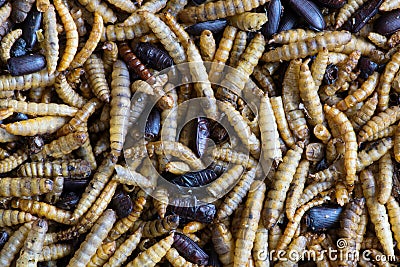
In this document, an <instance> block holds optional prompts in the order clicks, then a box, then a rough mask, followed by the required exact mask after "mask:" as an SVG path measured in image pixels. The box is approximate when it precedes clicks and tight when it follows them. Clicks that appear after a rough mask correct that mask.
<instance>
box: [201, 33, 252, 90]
mask: <svg viewBox="0 0 400 267" xmlns="http://www.w3.org/2000/svg"><path fill="white" fill-rule="evenodd" d="M236 33H237V28H235V27H232V26H226V28H225V30H224V32H223V34H222V38H221V41H220V42H219V45H218V48H217V51H215V55H214V59H213V64H211V69H210V72H209V75H208V78H209V80H210V82H211V83H218V82H219V81H220V79H221V72H222V71H223V70H224V65H225V63H226V62H227V60H228V58H229V53H230V51H231V49H232V47H233V43H234V40H235V36H236ZM244 49H245V48H243V51H244Z"/></svg>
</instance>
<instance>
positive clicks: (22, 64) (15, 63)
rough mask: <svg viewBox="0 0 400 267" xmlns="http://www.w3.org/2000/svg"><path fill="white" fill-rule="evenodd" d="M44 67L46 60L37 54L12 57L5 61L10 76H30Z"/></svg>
mask: <svg viewBox="0 0 400 267" xmlns="http://www.w3.org/2000/svg"><path fill="white" fill-rule="evenodd" d="M45 67H46V58H45V57H44V56H42V55H39V54H36V55H25V56H21V57H13V58H10V59H9V60H8V61H7V68H8V70H9V71H10V73H11V75H12V76H20V75H26V74H31V73H34V72H37V71H40V70H42V69H44V68H45Z"/></svg>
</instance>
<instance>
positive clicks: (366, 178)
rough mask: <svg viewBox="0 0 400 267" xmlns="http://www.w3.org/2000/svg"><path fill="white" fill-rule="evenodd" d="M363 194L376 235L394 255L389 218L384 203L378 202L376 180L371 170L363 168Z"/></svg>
mask: <svg viewBox="0 0 400 267" xmlns="http://www.w3.org/2000/svg"><path fill="white" fill-rule="evenodd" d="M360 181H361V185H362V188H363V194H364V197H365V199H366V203H367V208H368V213H369V215H370V218H371V221H372V223H373V224H374V225H375V231H376V236H377V237H378V239H379V241H380V242H381V244H382V247H383V250H384V252H385V254H386V255H394V248H393V237H392V232H391V231H390V224H389V218H388V215H387V213H386V208H385V206H384V205H382V204H380V203H377V202H376V201H375V199H376V189H375V184H376V183H375V180H374V176H373V174H372V172H371V171H369V170H363V171H362V172H361V174H360Z"/></svg>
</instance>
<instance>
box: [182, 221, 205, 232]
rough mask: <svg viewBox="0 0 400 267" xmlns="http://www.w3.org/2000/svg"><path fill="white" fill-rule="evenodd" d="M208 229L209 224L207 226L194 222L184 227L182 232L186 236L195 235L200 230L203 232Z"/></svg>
mask: <svg viewBox="0 0 400 267" xmlns="http://www.w3.org/2000/svg"><path fill="white" fill-rule="evenodd" d="M206 227H207V224H205V223H202V222H196V221H192V222H189V223H188V224H186V225H185V226H184V227H183V229H182V232H183V233H184V234H193V233H196V232H198V231H200V230H203V229H204V228H206Z"/></svg>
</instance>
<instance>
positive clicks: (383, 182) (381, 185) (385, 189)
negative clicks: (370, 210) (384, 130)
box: [376, 153, 394, 205]
mask: <svg viewBox="0 0 400 267" xmlns="http://www.w3.org/2000/svg"><path fill="white" fill-rule="evenodd" d="M393 173H394V166H393V161H392V156H391V155H390V153H386V154H385V155H383V156H382V158H380V159H379V175H378V176H377V177H376V182H377V184H378V188H377V191H376V195H377V196H376V199H377V200H378V202H379V203H380V204H382V205H384V204H386V202H387V201H388V200H389V197H390V195H391V193H392V186H393Z"/></svg>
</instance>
